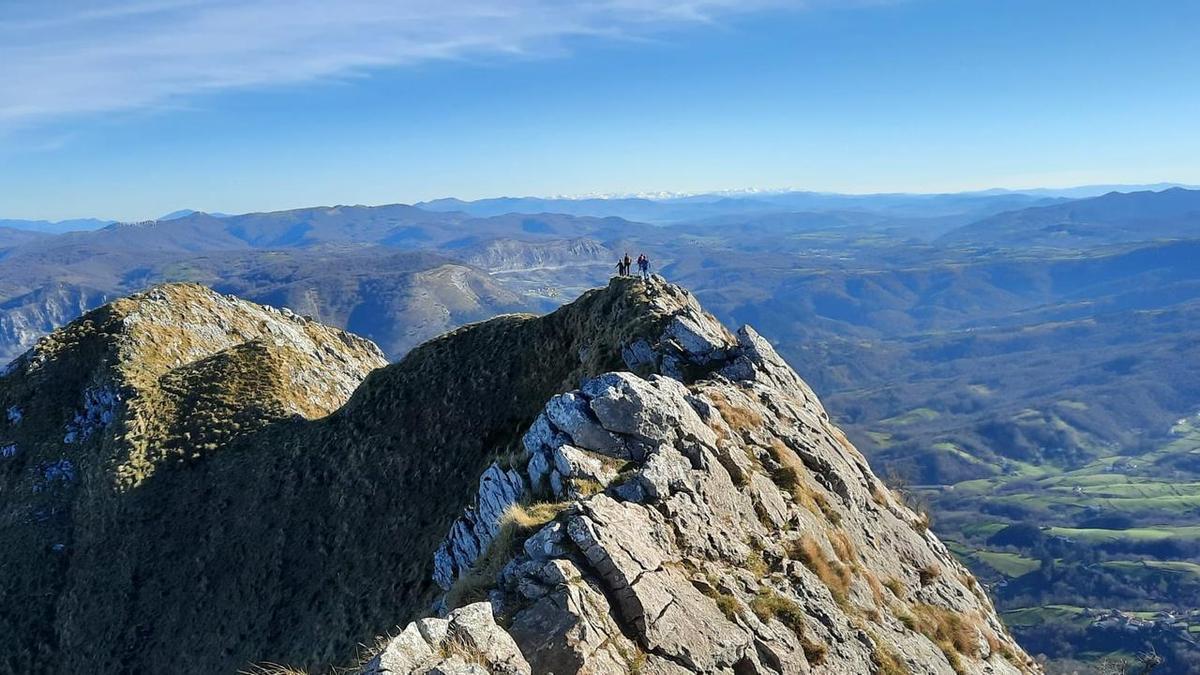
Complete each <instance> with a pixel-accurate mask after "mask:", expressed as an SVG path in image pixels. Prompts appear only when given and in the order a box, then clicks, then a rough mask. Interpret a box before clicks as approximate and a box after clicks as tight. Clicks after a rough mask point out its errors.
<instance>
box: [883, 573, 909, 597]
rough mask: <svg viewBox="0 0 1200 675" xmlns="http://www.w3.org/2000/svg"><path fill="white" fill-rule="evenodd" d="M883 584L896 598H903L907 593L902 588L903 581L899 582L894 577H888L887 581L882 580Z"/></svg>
mask: <svg viewBox="0 0 1200 675" xmlns="http://www.w3.org/2000/svg"><path fill="white" fill-rule="evenodd" d="M883 585H884V586H886V587H887V589H888V590H889V591H891V592H892V595H894V596H896V599H897V600H903V599H904V598H905V596H906V595H908V593H907V592H906V589H905V588H904V583H903V582H901V581H900V580H899V579H897V578H896V577H892V578H890V579H888V580H887V581H885V582H883Z"/></svg>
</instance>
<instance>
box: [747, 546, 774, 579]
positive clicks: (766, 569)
mask: <svg viewBox="0 0 1200 675" xmlns="http://www.w3.org/2000/svg"><path fill="white" fill-rule="evenodd" d="M745 565H746V571H747V572H750V573H751V574H753V575H754V576H756V577H758V578H759V579H762V578H763V577H765V576H767V574H768V573H770V571H771V568H770V566H768V565H767V561H765V560H763V557H762V553H761V552H759V551H758V550H751V551H750V555H748V556H746V563H745Z"/></svg>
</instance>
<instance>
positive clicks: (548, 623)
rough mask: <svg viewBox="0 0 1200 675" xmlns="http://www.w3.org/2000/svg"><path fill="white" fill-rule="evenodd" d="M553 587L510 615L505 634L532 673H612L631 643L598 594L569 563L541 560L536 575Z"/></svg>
mask: <svg viewBox="0 0 1200 675" xmlns="http://www.w3.org/2000/svg"><path fill="white" fill-rule="evenodd" d="M541 578H542V580H543V581H545V582H546V583H548V584H551V585H552V586H553V588H554V590H553V591H552V592H550V593H548V594H546V595H544V596H542V597H541V598H540V599H539V600H538V601H537V602H535V603H534V604H532V605H531V606H530V607H528V608H526V609H524V610H522V611H521V612H520V613H519V614H517V615H516V616H515V617H514V618H513V622H512V625H511V626H510V627H509V629H508V630H509V633H510V634H511V635H512V636H513V639H514V640H516V642H517V644H518V645H519V646H520V648H521V652H522V653H523V654H524V655H525V658H526V659H528V660H529V664H530V666H532V668H533V671H534V672H535V673H589V674H595V675H601V674H603V673H618V672H623V671H626V670H628V669H629V666H630V660H631V659H632V658H633V656H634V655H635V654H636V651H637V647H636V646H635V645H634V644H633V642H631V641H630V640H629V639H628V638H627V637H625V636H624V635H623V634H622V633H621V629H620V626H619V625H618V624H617V622H616V621H615V620H614V619H613V617H612V616H611V608H610V607H609V604H608V600H607V599H606V598H605V597H604V594H603V593H601V592H600V591H598V590H596V589H595V588H593V587H592V586H591V585H589V584H588V583H587V582H585V581H584V580H583V578H582V574H581V572H580V571H579V569H578V568H577V567H575V566H574V565H573V564H572V563H570V562H567V561H563V560H556V561H553V562H551V563H547V565H546V567H545V568H544V571H543V573H542V575H541Z"/></svg>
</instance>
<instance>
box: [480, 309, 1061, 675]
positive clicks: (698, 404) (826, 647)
mask: <svg viewBox="0 0 1200 675" xmlns="http://www.w3.org/2000/svg"><path fill="white" fill-rule="evenodd" d="M663 293H664V294H667V293H670V291H664V292H663ZM662 297H663V295H660V296H658V300H661V299H662ZM682 302H683V309H682V312H681V316H677V317H676V318H675V319H674V320H672V321H671V322H669V323H668V324H667V327H666V328H664V333H663V335H662V336H660V338H659V339H657V340H649V339H647V340H643V341H639V342H635V343H633V344H631V345H628V346H627V347H626V348H625V349H624V351H623V352H622V358H623V360H624V362H625V363H626V364H627V365H628V366H630V368H631V369H635V368H636V369H638V370H639V371H643V372H645V371H651V370H654V368H651V367H650V366H651V365H652V364H653V365H654V366H656V367H657V370H658V372H659V373H667V374H674V376H675V378H678V379H673V378H670V377H663V376H661V375H656V374H653V373H651V372H646V374H645V377H643V376H639V375H637V374H633V373H628V372H612V373H605V374H602V375H600V376H598V377H595V378H591V379H588V380H585V381H584V382H583V383H582V384H581V385H580V388H579V389H578V390H576V391H572V392H568V393H566V394H563V395H560V396H557V397H555V398H554V399H552V400H551V401H550V402H549V403H548V404H547V406H546V410H545V411H544V413H543V415H541V416H539V417H538V421H537V422H535V423H534V425H533V428H531V430H530V431H529V432H528V433H527V434H526V447H529V448H536V449H537V452H538V454H537V455H534V456H533V457H532V458H531V461H530V465H529V472H530V475H531V476H535V475H538V476H547V477H549V478H550V479H551V482H553V483H554V484H555V485H556V486H559V487H560V488H561V487H562V486H564V485H565V482H566V480H567V477H568V476H577V475H578V476H587V477H589V478H594V477H595V474H596V472H597V471H598V470H600V468H602V466H603V464H602V462H599V461H598V458H599V457H601V456H602V455H600V454H591V453H592V452H593V451H599V452H601V453H611V452H612V450H611V448H612V447H614V446H616V445H620V446H621V447H625V448H628V449H630V452H629V455H628V456H629V457H630V458H631V459H632V462H631V464H630V466H631V467H632V469H627V470H625V471H623V472H622V474H621V477H620V478H619V479H617V480H611V481H608V480H602V481H598V482H600V483H601V485H602V486H604V485H607V489H605V490H604V491H603V492H601V493H599V494H595V495H590V496H588V495H580V494H571V495H570V497H571V499H572V500H573V501H574V506H573V507H572V508H571V509H568V511H567V512H565V513H564V515H562V516H560V517H559V518H558V519H557V520H555V521H554V522H552V523H551V524H549V525H547V526H546V527H543V528H541V529H540V530H538V531H537V532H536V533H534V534H533V535H531V536H530V537H529V539H527V540H526V542H525V546H524V548H523V550H522V551H521V553H520V554H519V555H518V557H517V558H516V559H515V560H514V561H513V562H512V563H510V566H509V568H508V569H512V570H514V573H513V574H505V575H502V577H503V578H501V579H499V580H498V582H499V588H498V590H497V591H496V592H497V593H498V594H499V595H500V596H504V595H505V594H513V596H514V597H517V596H519V597H520V598H523V600H522V599H517V600H514V601H512V602H506V604H505V612H506V615H507V616H509V617H511V619H512V624H511V629H510V630H511V634H512V635H513V636H514V638H515V639H516V641H517V643H518V645H519V646H520V647H521V648H522V650H524V653H525V654H526V656H527V657H528V658H529V660H530V662H531V664H532V665H533V666H534V669H535V671H538V672H541V671H543V670H545V671H546V672H550V671H553V672H555V673H558V674H559V675H563V674H564V673H599V672H629V671H633V670H636V671H638V672H641V673H672V674H676V673H734V672H737V673H764V674H766V673H809V672H828V673H860V672H861V673H868V672H878V670H879V669H880V668H881V665H880V664H882V663H896V664H901V665H900V666H897V667H904V668H907V669H908V671H909V672H913V673H937V674H943V673H944V674H946V675H950V674H951V673H954V672H955V668H958V669H960V670H961V671H962V672H964V673H970V674H972V675H975V674H979V675H982V674H983V673H989V674H991V673H994V674H1000V673H1016V672H1037V670H1038V668H1037V666H1036V665H1035V664H1034V663H1033V661H1032V660H1030V659H1029V658H1028V657H1027V656H1025V655H1024V654H1023V653H1022V652H1021V651H1020V648H1019V647H1017V646H1016V645H1015V643H1013V642H1012V638H1011V637H1010V636H1008V634H1007V632H1006V631H1005V630H1004V628H1003V626H1002V624H1001V623H1000V622H999V620H998V619H997V617H996V615H995V612H994V610H993V609H992V606H991V604H990V602H989V601H988V600H987V598H986V596H983V595H982V594H981V592H980V591H979V587H978V585H976V584H970V585H968V580H969V578H970V575H969V573H968V572H967V571H966V570H965V569H964V568H962V567H961V565H959V564H958V563H957V562H956V561H955V560H954V558H953V556H952V555H951V554H950V553H949V552H948V551H947V550H946V548H945V547H944V546H943V545H942V544H941V543H940V542H939V541H938V540H937V539H936V537H934V536H933V534H932V533H929V532H925V531H923V529H922V528H921V526H920V524H919V523H920V519H919V517H917V516H916V515H915V514H913V513H912V512H911V511H909V510H908V509H907V508H905V507H904V506H903V505H902V504H901V503H900V502H899V501H898V500H896V499H895V498H894V497H892V496H891V495H890V494H889V493H888V492H887V490H886V488H883V487H882V485H881V483H880V482H879V481H878V479H876V478H875V477H874V476H873V475H872V473H871V471H870V468H869V467H868V466H867V463H866V461H865V460H864V459H863V458H862V456H861V455H860V454H859V453H858V452H857V451H856V450H855V449H854V448H853V446H851V445H850V444H849V443H848V441H846V439H845V437H844V436H843V435H842V434H841V432H840V431H839V430H838V429H836V427H833V426H832V425H831V424H830V422H829V419H828V416H827V415H826V413H825V411H824V409H823V408H822V407H821V404H820V401H818V400H817V398H816V396H815V395H814V394H813V393H812V390H811V389H810V388H809V387H808V386H807V385H806V384H805V383H804V382H803V381H802V380H801V379H800V378H799V377H798V376H796V374H795V373H794V372H793V371H792V370H791V368H789V367H788V366H787V364H786V363H785V362H784V361H783V360H782V359H781V358H779V356H778V354H776V353H775V351H774V349H773V348H772V347H771V346H770V344H769V343H767V341H766V340H764V339H763V338H762V337H761V336H759V335H758V334H757V333H755V332H754V331H753V329H751V328H749V327H746V328H743V329H742V330H740V331H739V332H738V337H737V343H736V345H734V344H732V339H731V338H729V336H728V333H726V332H725V331H724V329H723V328H721V327H720V326H719V324H716V323H715V321H712V320H711V318H706V317H707V315H704V314H703V313H702V312H700V311H699V310H698V308H693V306H692V305H693V301H692V300H691V299H690V298H686V297H685V298H684V299H683V300H682ZM705 373H708V374H709V375H707V376H706V375H705ZM688 378H695V379H688ZM543 419H545V420H547V422H546V423H543V422H542V420H543ZM568 427H569V428H568ZM564 436H568V437H570V438H569V439H565V438H563V437H564ZM576 436H578V438H577V437H576ZM581 438H582V439H585V440H584V441H582V442H581V441H580V439H581ZM589 443H591V444H594V445H596V446H598V447H595V448H593V447H589ZM556 494H558V495H560V496H561V495H563V494H565V493H564V492H563V491H560V490H558V489H556ZM564 533H565V535H566V536H565V537H564ZM922 570H924V571H922ZM929 570H938V572H937V573H936V574H935V573H932V572H929ZM884 582H887V584H886V586H885V584H884ZM916 613H922V616H924V617H925V618H924V619H923V620H922V622H920V623H918V624H917V625H918V627H921V628H925V629H928V628H929V621H935V622H936V621H938V620H941V619H938V617H947V616H953V617H957V619H956V620H958V621H966V622H967V623H968V624H969V625H970V626H971V630H974V631H975V634H976V636H977V639H976V640H973V641H972V644H971V646H970V647H969V648H966V649H965V650H964V652H963V653H961V654H953V655H947V654H946V653H944V652H943V651H942V650H943V648H945V643H944V641H943V642H942V643H940V644H935V640H934V639H933V638H932V637H931V636H929V635H924V634H922V633H920V632H917V631H913V630H911V629H909V628H908V626H909V625H912V620H911V619H910V618H908V617H910V616H912V615H914V614H916ZM902 617H904V619H903V620H902ZM930 617H932V618H930ZM946 620H948V619H946ZM975 643H978V644H975ZM956 649H957V647H956ZM951 656H953V658H954V660H955V661H954V665H951V660H950V659H951Z"/></svg>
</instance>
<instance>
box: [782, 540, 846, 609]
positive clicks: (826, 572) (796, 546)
mask: <svg viewBox="0 0 1200 675" xmlns="http://www.w3.org/2000/svg"><path fill="white" fill-rule="evenodd" d="M788 555H789V556H790V557H791V558H793V559H795V560H799V561H800V562H801V563H803V564H804V566H805V567H807V568H808V569H809V571H811V572H812V573H813V574H815V575H817V578H818V579H820V580H821V582H822V583H824V584H825V586H826V587H828V588H829V593H830V594H831V595H832V596H833V599H834V601H835V602H837V603H838V604H839V605H842V606H843V607H844V606H845V605H846V603H847V602H848V594H849V592H850V580H851V574H850V568H849V567H847V566H846V565H843V564H841V563H840V562H838V561H836V560H830V559H829V558H828V557H826V555H825V551H824V550H822V549H821V545H820V544H819V543H817V540H816V539H814V538H813V537H812V536H811V535H804V536H803V537H801V538H800V539H797V540H796V541H794V542H792V543H791V545H790V547H789V550H788Z"/></svg>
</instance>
